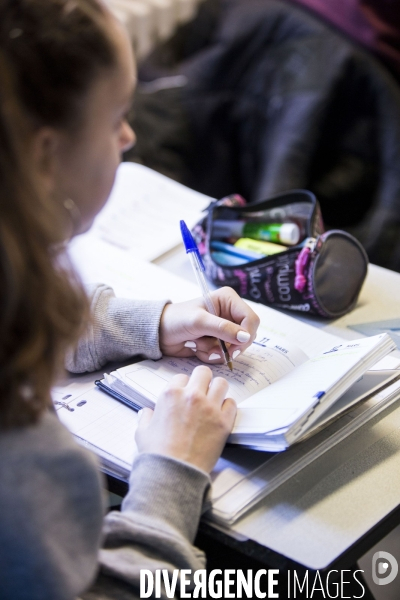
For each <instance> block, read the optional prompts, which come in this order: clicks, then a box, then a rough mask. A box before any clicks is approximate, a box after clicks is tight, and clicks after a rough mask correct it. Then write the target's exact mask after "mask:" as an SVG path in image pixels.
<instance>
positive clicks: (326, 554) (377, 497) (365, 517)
mask: <svg viewBox="0 0 400 600" xmlns="http://www.w3.org/2000/svg"><path fill="white" fill-rule="evenodd" d="M156 262H157V264H159V265H160V266H163V267H164V268H166V269H168V270H170V271H172V272H174V273H178V274H179V275H181V276H182V277H185V278H188V279H191V280H192V279H193V274H192V272H191V269H190V265H189V264H188V261H187V259H186V257H185V255H184V253H183V251H174V252H170V253H169V254H168V255H165V256H164V257H162V258H161V259H158V260H157V261H156ZM290 314H291V315H293V316H295V315H296V313H290ZM399 314H400V274H398V273H394V272H391V271H388V270H386V269H382V268H380V267H376V266H373V265H372V266H370V269H369V274H368V278H367V281H366V283H365V285H364V288H363V290H362V292H361V295H360V299H359V302H358V304H357V307H356V308H355V309H354V310H353V311H352V312H351V313H349V314H347V315H345V316H344V317H341V318H340V319H337V320H336V321H331V322H327V321H324V320H322V319H316V318H312V317H304V316H303V315H299V318H301V319H302V320H304V321H306V322H307V323H309V324H311V325H314V326H316V327H322V328H323V329H324V330H326V331H328V332H329V333H333V334H335V335H340V336H342V337H345V338H348V339H354V338H356V337H359V336H360V334H358V333H357V332H355V331H353V330H351V329H347V325H349V324H355V323H363V322H368V321H378V320H382V319H390V318H394V317H398V316H399ZM384 414H385V415H386V417H384V418H381V417H377V419H376V420H374V421H372V422H371V423H370V424H367V425H366V426H364V427H363V428H362V429H360V430H359V431H358V432H356V433H355V434H353V435H352V436H351V437H350V438H348V439H347V440H344V441H343V442H342V443H341V444H339V445H338V446H336V447H335V448H334V449H333V450H331V451H329V452H328V453H326V454H325V455H323V456H322V457H321V458H320V459H318V460H317V461H315V462H313V463H312V464H311V465H310V466H309V467H307V468H305V469H303V470H302V471H301V472H300V473H299V474H298V475H297V476H296V477H295V478H293V479H292V480H290V481H288V482H287V483H286V484H284V485H282V486H281V487H280V488H278V489H277V490H276V491H275V492H273V493H272V494H270V495H269V496H268V497H267V498H265V499H264V500H262V501H261V502H260V503H259V504H258V505H257V507H256V508H255V509H253V510H252V511H251V512H250V513H249V514H248V515H247V516H245V517H243V518H242V519H241V520H240V521H238V522H237V523H236V524H235V525H234V526H232V528H231V529H230V531H229V532H227V533H228V534H230V535H235V536H240V537H241V538H242V539H243V540H246V539H250V540H254V541H255V542H257V543H258V544H260V545H261V546H265V547H267V548H269V549H271V550H273V551H274V552H276V553H278V554H281V555H283V556H285V557H287V558H289V559H291V560H294V561H295V562H298V563H300V564H302V565H304V566H306V567H307V568H311V569H323V568H326V567H327V566H329V565H331V564H332V563H334V562H335V561H337V560H338V559H340V557H341V556H342V555H344V554H345V553H346V552H347V551H348V550H349V548H352V547H354V546H355V545H356V544H357V543H358V542H359V540H360V539H361V538H363V537H364V536H366V535H367V534H368V533H370V532H371V531H372V530H373V529H374V528H376V527H378V526H379V524H382V522H383V521H384V520H385V518H387V516H388V515H390V513H391V512H392V511H395V510H396V509H398V508H399V506H400V407H398V406H397V407H394V408H391V409H390V408H389V409H388V410H387V411H386V412H385V413H384ZM398 512H399V516H398V521H397V523H398V522H400V510H399V511H398ZM396 519H397V516H396V517H395V520H396ZM395 524H396V523H395ZM386 533H387V532H386V531H385V532H384V534H386ZM384 534H383V535H384ZM376 541H377V540H376V539H375V540H373V541H372V543H371V545H372V544H373V543H375V542H376ZM366 550H367V548H364V549H363V550H362V551H361V552H360V555H361V554H363V553H364V552H365V551H366ZM355 558H359V556H357V557H355Z"/></svg>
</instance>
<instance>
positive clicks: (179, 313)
mask: <svg viewBox="0 0 400 600" xmlns="http://www.w3.org/2000/svg"><path fill="white" fill-rule="evenodd" d="M211 296H212V299H213V301H214V305H215V309H216V311H217V314H218V316H217V317H216V316H214V315H211V314H210V313H209V312H208V311H207V309H206V308H205V306H204V302H203V299H202V298H196V299H195V300H189V301H188V302H181V303H178V304H167V305H166V307H165V309H164V312H163V314H162V316H161V323H160V348H161V352H162V353H163V354H164V355H167V356H178V357H182V356H193V354H194V353H195V354H196V356H198V357H199V359H200V360H202V361H203V362H209V361H211V362H212V363H223V362H224V358H223V355H222V353H221V348H220V347H219V344H218V342H217V340H216V338H219V339H221V340H224V342H227V343H228V345H229V354H230V355H231V356H232V358H233V359H235V358H237V357H238V355H239V354H240V353H241V352H244V351H245V350H246V348H248V346H250V344H251V343H252V342H253V340H254V339H255V337H256V333H257V328H258V326H259V324H260V320H259V318H258V316H257V315H256V313H255V312H254V311H253V310H252V309H251V308H250V307H249V306H248V304H246V303H245V302H244V301H243V300H242V299H241V298H240V296H238V294H237V293H236V292H235V291H234V290H233V289H231V288H228V287H224V288H220V289H219V290H216V291H214V292H212V293H211Z"/></svg>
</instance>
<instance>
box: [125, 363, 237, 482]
mask: <svg viewBox="0 0 400 600" xmlns="http://www.w3.org/2000/svg"><path fill="white" fill-rule="evenodd" d="M227 390H228V383H227V381H226V380H225V379H223V378H222V377H216V378H215V379H213V376H212V372H211V370H210V369H209V368H208V367H205V366H199V367H196V368H195V369H194V371H193V373H192V375H191V377H190V379H189V377H188V376H187V375H175V377H173V379H172V380H171V382H170V383H169V385H168V387H167V388H166V390H165V391H164V392H163V393H162V394H161V396H160V398H159V399H158V401H157V405H156V407H155V410H154V411H152V410H150V409H149V408H144V409H143V410H142V411H141V418H140V421H139V425H138V428H137V430H136V436H135V437H136V443H137V446H138V449H139V451H140V452H153V453H156V454H162V455H164V456H170V457H171V458H176V459H178V460H183V461H185V462H187V463H189V464H191V465H194V466H195V467H198V468H199V469H202V470H203V471H205V472H207V473H210V472H211V471H212V469H213V467H214V465H215V463H216V462H217V460H218V458H219V456H220V454H221V452H222V450H223V447H224V445H225V442H226V439H227V437H228V435H229V433H230V432H231V430H232V427H233V423H234V420H235V416H236V403H235V402H234V400H232V399H231V398H226V399H225V395H226V392H227Z"/></svg>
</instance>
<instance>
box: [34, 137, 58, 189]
mask: <svg viewBox="0 0 400 600" xmlns="http://www.w3.org/2000/svg"><path fill="white" fill-rule="evenodd" d="M60 138H61V134H60V132H58V131H57V130H56V129H54V128H52V127H40V128H39V129H37V130H36V132H35V134H34V136H33V140H32V165H33V168H34V171H35V175H36V176H37V177H38V181H39V185H40V186H41V187H42V189H43V190H44V191H45V192H46V193H54V192H56V191H57V179H58V173H59V160H60V157H59V149H60V142H61V139H60Z"/></svg>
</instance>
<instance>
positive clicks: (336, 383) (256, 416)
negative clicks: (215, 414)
mask: <svg viewBox="0 0 400 600" xmlns="http://www.w3.org/2000/svg"><path fill="white" fill-rule="evenodd" d="M395 348H396V344H395V343H394V342H393V340H392V339H391V337H390V336H389V335H388V334H386V333H384V334H380V335H376V336H373V337H370V338H362V339H358V340H351V341H347V340H342V341H341V343H338V344H335V345H333V346H332V345H330V346H328V347H327V348H326V349H325V350H324V351H322V352H319V353H317V354H316V355H314V356H313V357H312V358H309V357H308V356H307V355H306V354H305V352H303V350H301V349H300V348H299V347H298V346H296V345H294V344H291V343H290V342H288V340H281V339H280V338H278V337H274V336H271V335H269V334H268V335H263V334H261V335H259V336H258V337H257V339H256V340H255V341H254V342H253V344H252V345H251V347H250V348H248V349H247V351H246V352H245V353H243V354H242V355H240V356H239V357H238V358H237V360H235V361H234V369H233V371H232V372H230V371H229V370H228V369H227V368H226V366H225V365H212V366H211V369H212V371H213V374H214V376H222V377H225V378H226V379H227V380H228V383H229V389H228V392H227V397H228V396H229V397H232V398H233V399H234V400H235V401H236V403H237V406H238V411H237V417H236V420H235V424H234V427H233V430H232V433H231V434H230V436H229V438H228V442H230V443H231V444H239V445H241V446H249V447H251V448H256V449H258V450H264V451H269V452H280V451H283V450H285V449H287V448H288V447H289V446H291V445H292V444H294V443H295V442H296V441H298V440H300V439H301V438H303V437H304V436H305V435H306V434H307V433H308V432H309V431H310V430H311V428H312V426H313V425H314V424H315V422H316V421H317V420H318V419H319V418H320V417H321V416H322V415H323V414H324V413H326V412H327V411H328V410H329V409H330V408H331V407H332V406H334V404H335V403H336V402H337V401H338V400H339V399H340V397H341V396H342V395H343V394H344V393H345V392H346V391H347V390H348V389H349V388H350V387H351V386H352V385H353V384H354V383H355V382H356V381H357V380H358V379H360V377H361V376H362V375H363V374H364V373H365V372H366V371H367V370H368V369H370V368H371V367H373V365H375V364H376V363H377V362H378V361H379V360H381V359H382V358H383V357H384V356H386V355H387V354H389V353H390V352H392V351H393V350H394V349H395ZM199 364H201V363H200V361H199V360H198V359H197V358H196V357H195V356H193V358H172V357H163V358H162V359H160V360H158V361H153V360H144V361H140V362H136V363H134V364H131V365H127V366H125V367H122V368H119V369H116V370H115V371H112V372H111V373H109V374H104V378H103V379H101V380H98V381H96V384H97V385H98V386H99V387H100V388H101V389H102V390H103V391H105V392H107V393H109V394H110V395H112V396H114V398H115V399H116V400H118V401H120V402H123V403H125V404H126V405H127V406H129V407H131V408H132V409H133V410H136V411H137V410H140V409H141V408H143V407H149V408H154V406H155V404H156V402H157V398H158V397H159V395H160V394H161V393H162V391H163V390H164V389H165V387H166V385H167V383H168V382H169V381H170V380H171V378H172V377H173V376H174V375H176V374H177V373H185V374H187V375H190V374H191V372H192V371H193V369H194V368H195V367H196V366H197V365H199ZM345 409H346V406H341V410H345Z"/></svg>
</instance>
